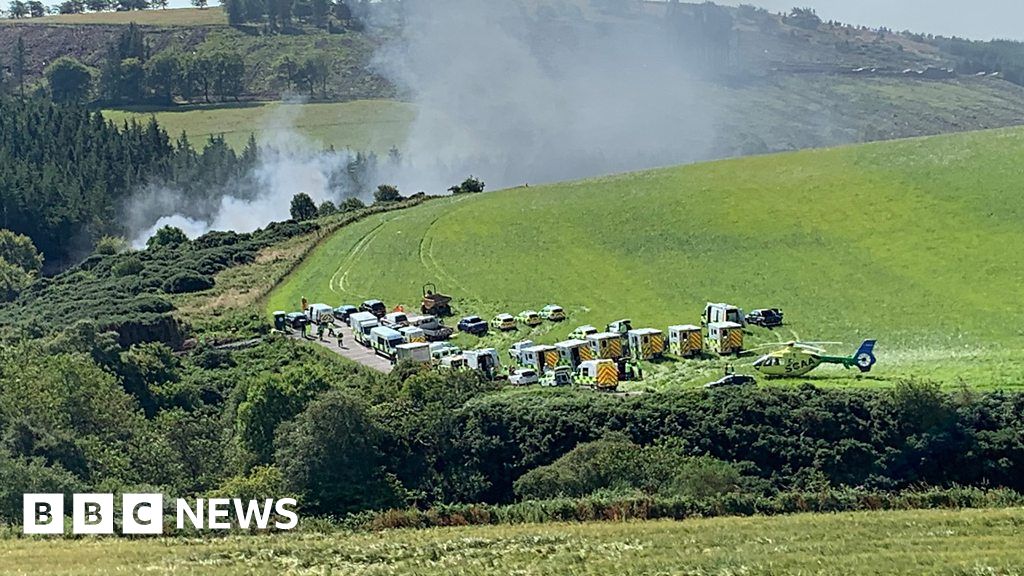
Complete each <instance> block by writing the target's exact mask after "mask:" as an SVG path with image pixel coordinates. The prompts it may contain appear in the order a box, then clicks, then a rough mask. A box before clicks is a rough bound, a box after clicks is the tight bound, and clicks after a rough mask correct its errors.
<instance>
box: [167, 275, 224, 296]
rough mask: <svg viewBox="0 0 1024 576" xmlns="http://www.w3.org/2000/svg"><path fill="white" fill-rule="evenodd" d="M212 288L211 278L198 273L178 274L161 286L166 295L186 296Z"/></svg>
mask: <svg viewBox="0 0 1024 576" xmlns="http://www.w3.org/2000/svg"><path fill="white" fill-rule="evenodd" d="M210 288H213V278H212V277H210V276H207V275H205V274H200V273H198V272H192V271H188V272H180V273H178V274H175V275H174V276H171V277H170V278H168V279H167V280H166V281H165V282H164V285H163V289H164V292H166V293H168V294H188V293H191V292H200V291H202V290H208V289H210Z"/></svg>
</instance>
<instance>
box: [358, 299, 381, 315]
mask: <svg viewBox="0 0 1024 576" xmlns="http://www.w3.org/2000/svg"><path fill="white" fill-rule="evenodd" d="M359 311H360V312H369V313H370V314H373V315H374V316H376V317H377V318H383V317H384V315H385V314H387V313H388V308H387V306H385V305H384V303H383V302H381V301H380V300H367V301H366V302H363V303H362V304H361V305H360V306H359Z"/></svg>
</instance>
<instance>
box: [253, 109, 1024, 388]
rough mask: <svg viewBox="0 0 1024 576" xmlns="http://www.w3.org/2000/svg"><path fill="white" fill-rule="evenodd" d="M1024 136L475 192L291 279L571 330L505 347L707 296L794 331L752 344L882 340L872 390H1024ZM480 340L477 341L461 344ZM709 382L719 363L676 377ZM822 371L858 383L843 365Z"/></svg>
mask: <svg viewBox="0 0 1024 576" xmlns="http://www.w3.org/2000/svg"><path fill="white" fill-rule="evenodd" d="M1021 153H1024V130H1019V129H1017V130H1004V131H994V132H980V133H971V134H964V135H958V136H942V137H934V138H927V139H918V140H909V141H899V142H892V143H883V144H872V145H865V146H856V147H847V148H839V149H830V150H817V151H804V152H799V153H794V154H787V155H782V156H762V157H754V158H746V159H741V160H733V161H723V162H716V163H709V164H702V165H694V166H687V167H681V168H671V169H665V170H657V171H651V172H644V173H637V174H627V175H621V176H613V177H607V178H600V179H594V180H587V181H581V182H571V183H564V184H557V185H552V186H543V187H530V188H520V189H515V190H508V191H503V192H498V193H491V194H485V195H481V196H475V197H457V198H451V199H447V200H443V201H440V202H434V203H430V204H428V205H425V206H422V207H420V208H417V209H414V210H410V211H405V212H398V213H391V214H386V215H381V216H376V217H372V218H369V219H367V220H365V221H363V222H360V223H359V224H357V225H355V226H352V227H349V228H346V229H344V230H341V231H339V232H338V234H337V235H335V236H334V237H333V238H331V239H330V240H329V241H327V242H326V243H325V244H324V245H323V246H321V247H320V248H319V249H318V250H317V251H315V252H314V253H313V254H312V255H311V256H310V257H309V258H308V260H307V261H306V262H305V263H304V264H303V265H302V266H301V267H300V268H299V269H298V270H297V271H296V272H295V273H294V274H293V275H292V276H291V277H290V278H289V280H288V281H287V282H286V283H284V284H283V285H282V286H280V287H279V288H278V289H277V290H276V291H275V292H274V293H273V294H272V295H271V297H270V299H269V302H268V305H267V310H268V311H270V310H272V309H277V308H281V309H294V308H297V307H298V302H299V299H300V298H301V297H303V296H305V297H307V298H309V299H310V300H311V301H314V302H315V301H325V302H329V303H332V304H335V305H337V304H341V303H343V302H357V301H359V300H362V299H364V298H369V297H380V298H383V299H384V300H385V301H386V302H387V303H388V304H391V305H394V304H399V303H404V304H406V305H412V304H415V303H416V302H417V301H418V295H419V290H420V284H422V283H423V282H425V281H434V282H437V283H438V285H439V286H440V287H441V288H442V289H443V290H444V291H446V292H450V293H452V294H453V295H455V296H456V297H457V298H458V301H457V309H458V311H459V312H461V313H471V312H472V313H478V314H480V315H483V316H490V315H493V314H495V313H497V312H511V313H513V314H514V313H517V312H519V311H520V310H522V309H524V308H534V309H536V308H539V307H541V306H543V305H545V304H547V303H549V302H556V303H559V304H561V305H562V306H565V307H566V308H567V309H568V310H569V312H570V320H569V322H567V323H566V324H564V325H561V326H551V325H545V326H543V327H542V328H540V329H538V330H534V331H529V332H528V331H526V330H520V332H519V333H518V334H516V335H514V337H503V338H499V337H490V338H488V340H487V342H489V343H491V344H495V345H504V344H505V343H507V342H508V341H510V340H512V339H513V338H521V337H529V338H532V339H534V340H539V341H545V342H552V341H556V340H559V339H562V338H563V337H564V336H565V335H566V333H567V332H568V331H569V330H570V329H571V328H572V327H573V326H575V325H578V324H584V323H591V324H595V325H598V326H603V325H604V324H605V323H606V322H608V321H611V320H614V319H616V318H619V317H624V316H625V317H631V318H633V319H634V320H635V321H636V323H637V324H639V325H642V326H645V325H650V326H655V327H659V328H664V327H666V326H668V325H670V324H676V323H690V322H695V321H696V320H697V318H698V314H699V312H700V310H701V309H702V307H703V305H704V303H705V302H707V301H728V302H732V303H735V304H737V305H740V306H743V307H745V308H747V309H751V308H757V307H765V306H778V307H781V308H783V309H785V310H786V312H787V319H788V320H789V326H787V327H786V328H785V329H783V330H780V331H776V332H774V333H769V332H767V331H760V330H758V331H755V333H754V334H753V335H752V338H751V340H752V341H755V342H757V341H761V342H771V341H775V340H785V339H790V338H801V339H804V340H828V341H832V340H835V341H842V342H845V343H847V346H846V347H848V348H850V351H852V346H853V344H854V343H856V342H859V341H860V340H861V339H863V338H868V337H873V338H877V339H878V340H879V349H878V350H879V357H880V364H879V366H878V370H877V372H876V373H873V374H872V379H868V380H864V382H869V383H870V382H876V381H878V379H881V380H882V381H892V380H895V379H897V378H902V377H906V376H920V377H926V378H934V379H937V380H940V381H942V382H944V383H947V384H958V383H959V382H961V380H964V381H966V382H968V383H970V384H975V385H1005V386H1010V385H1020V384H1021V383H1022V382H1024V379H1022V376H1024V363H1022V362H1021V361H1020V360H1018V359H1016V358H1014V357H1013V356H1012V355H1011V354H1009V353H1008V352H1004V351H1003V350H1012V349H1015V347H1019V345H1020V344H1021V343H1022V340H1024V339H1022V331H1021V328H1020V326H1021V325H1022V323H1024V310H1022V309H1021V308H1020V307H1018V306H1016V305H1015V302H1014V299H1013V295H1014V294H1015V293H1016V291H1017V290H1018V284H1019V281H1018V279H1019V274H1018V273H1017V271H1018V270H1019V269H1020V267H1021V266H1022V265H1024V255H1022V254H1021V253H1020V252H1019V251H1018V250H1016V249H1014V247H1016V246H1021V245H1024V231H1022V230H1021V228H1020V225H1019V222H1020V217H1021V213H1022V212H1024V200H1022V199H1021V196H1020V195H1019V194H1018V193H1017V192H1016V191H1017V190H1018V189H1019V188H1020V187H1021V185H1022V180H1024V176H1022V175H1021V173H1020V171H1019V170H1018V169H1017V167H1016V166H1017V160H1016V159H1017V158H1019V156H1020V154H1021ZM464 343H467V344H468V343H469V342H468V341H464ZM659 369H660V370H662V371H664V374H663V375H662V376H663V377H664V380H666V381H672V382H691V383H693V382H700V381H706V379H707V377H708V376H709V375H711V374H712V373H714V372H715V371H716V370H717V367H716V366H715V364H713V363H712V364H703V363H686V364H685V365H683V366H682V367H680V366H673V367H666V366H662V367H661V368H659ZM816 374H820V375H819V376H818V377H817V378H818V379H820V380H822V381H825V382H827V381H830V380H834V381H836V382H840V383H847V384H848V383H852V382H854V377H853V376H852V375H849V374H850V373H847V372H843V371H842V370H841V369H839V368H824V369H823V370H821V371H820V372H819V373H816Z"/></svg>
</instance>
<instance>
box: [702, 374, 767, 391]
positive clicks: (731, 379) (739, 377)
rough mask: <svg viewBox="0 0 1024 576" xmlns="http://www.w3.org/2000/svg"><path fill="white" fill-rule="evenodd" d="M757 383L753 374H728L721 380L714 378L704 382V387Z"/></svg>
mask: <svg viewBox="0 0 1024 576" xmlns="http://www.w3.org/2000/svg"><path fill="white" fill-rule="evenodd" d="M754 384H757V380H756V379H755V378H754V377H753V376H747V375H746V374H729V375H728V376H726V377H725V378H722V379H721V380H715V381H714V382H709V383H708V384H705V385H704V387H705V388H726V387H730V386H753V385H754Z"/></svg>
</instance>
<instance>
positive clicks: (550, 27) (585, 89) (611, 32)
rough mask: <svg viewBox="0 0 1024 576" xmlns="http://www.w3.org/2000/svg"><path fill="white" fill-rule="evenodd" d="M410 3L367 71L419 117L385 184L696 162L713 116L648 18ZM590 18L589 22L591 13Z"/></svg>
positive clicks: (540, 178) (518, 179) (551, 8)
mask: <svg viewBox="0 0 1024 576" xmlns="http://www.w3.org/2000/svg"><path fill="white" fill-rule="evenodd" d="M540 6H541V7H540V8H535V9H532V10H531V9H529V8H527V7H526V3H522V2H518V1H503V2H484V1H481V0H429V1H428V0H407V1H406V2H404V3H403V7H404V10H405V19H404V25H403V33H402V35H401V40H399V41H396V42H394V43H392V44H391V45H389V46H388V47H387V48H386V49H385V50H383V51H382V52H381V53H380V54H379V55H378V58H377V66H378V68H379V69H380V70H381V71H382V72H383V73H384V74H385V75H387V76H388V77H389V78H390V79H391V80H392V81H393V82H395V83H396V84H397V85H398V86H400V87H402V88H404V89H405V90H406V91H407V92H408V93H409V94H411V95H412V98H413V99H414V101H415V103H416V104H417V109H418V116H417V118H416V120H415V122H414V124H413V126H412V130H411V134H410V137H409V139H408V141H407V142H406V143H405V146H404V147H403V152H404V153H405V155H406V159H407V162H406V164H405V166H404V170H402V171H401V172H400V173H399V174H396V175H394V179H395V180H396V182H397V183H398V184H399V185H400V186H401V187H403V189H407V188H410V187H415V188H416V189H425V190H427V191H441V190H444V189H446V188H447V187H448V186H450V185H452V184H453V183H455V182H457V181H461V179H462V178H464V177H465V176H467V175H468V174H470V173H472V174H475V175H477V176H479V177H482V178H483V179H484V180H485V181H486V182H487V184H488V186H489V187H490V188H491V189H494V188H497V187H506V186H514V185H519V184H523V183H533V182H548V181H554V180H563V179H572V178H578V177H585V176H594V175H600V174H608V173H613V172H621V171H626V170H634V169H642V168H649V167H654V166H660V165H667V164H678V163H681V162H687V161H693V160H697V159H701V158H704V157H706V156H707V152H708V148H709V146H708V143H709V142H710V141H711V140H712V136H713V134H712V126H713V122H714V118H713V114H712V113H711V110H710V109H709V107H707V106H704V105H703V104H702V102H701V100H700V99H699V98H698V96H697V92H696V91H695V90H693V89H692V86H693V84H694V80H693V78H692V76H691V75H690V73H689V71H688V70H687V68H686V65H685V64H684V62H685V59H684V58H681V57H679V55H678V53H677V52H675V51H673V49H672V45H673V44H672V42H670V41H669V38H668V33H667V31H666V30H665V29H664V28H663V25H662V24H661V23H659V21H658V20H655V19H650V20H645V19H642V18H631V19H630V20H629V22H627V23H625V24H624V23H623V22H622V21H617V22H615V23H614V24H613V23H608V24H604V25H602V24H600V23H599V21H598V20H597V19H594V20H591V19H585V18H584V17H583V14H581V13H580V12H579V10H580V9H579V8H578V7H577V6H576V4H575V3H568V2H543V3H540ZM595 22H597V23H595Z"/></svg>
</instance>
